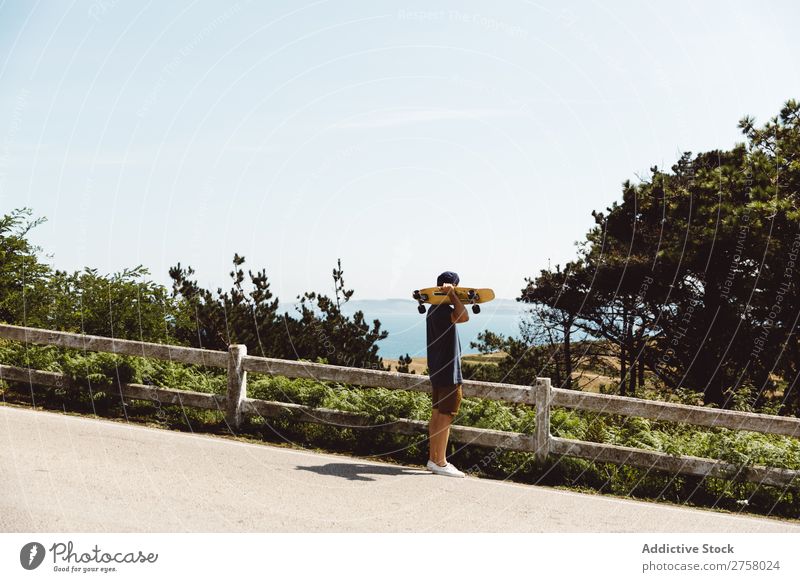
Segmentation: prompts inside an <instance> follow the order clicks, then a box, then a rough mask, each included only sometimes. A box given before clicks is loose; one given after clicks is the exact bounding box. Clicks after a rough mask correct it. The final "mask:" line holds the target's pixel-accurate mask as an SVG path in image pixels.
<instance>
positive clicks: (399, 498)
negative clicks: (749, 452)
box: [0, 406, 800, 533]
mask: <svg viewBox="0 0 800 582" xmlns="http://www.w3.org/2000/svg"><path fill="white" fill-rule="evenodd" d="M0 492H2V493H1V494H0V531H2V532H322V531H324V532H795V533H798V532H800V525H796V524H794V523H790V522H785V521H781V520H777V519H769V518H765V519H761V518H751V517H741V516H737V515H731V514H724V513H720V512H715V511H710V510H697V509H687V508H682V507H678V506H670V505H666V504H656V503H645V502H639V501H630V500H624V499H617V498H612V497H608V496H602V495H590V494H582V493H574V492H568V491H561V490H554V489H551V488H548V487H538V486H532V485H520V484H514V483H507V482H500V481H492V480H487V479H477V478H473V477H467V478H466V479H453V478H449V477H441V476H436V475H433V474H431V473H428V472H427V471H425V470H424V469H422V468H418V467H402V466H398V465H392V464H386V463H380V462H372V461H364V460H361V459H355V458H351V457H346V456H339V455H329V454H317V453H311V452H305V451H300V450H292V449H288V448H283V447H275V446H270V445H261V444H247V443H240V442H236V441H233V440H230V439H224V438H220V437H214V436H203V435H193V434H187V433H178V432H172V431H166V430H158V429H151V428H146V427H141V426H138V425H134V424H126V423H121V422H112V421H106V420H96V419H90V418H78V417H74V416H68V415H65V414H57V413H51V412H43V411H32V410H26V409H20V408H14V407H9V406H0Z"/></svg>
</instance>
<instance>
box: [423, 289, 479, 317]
mask: <svg viewBox="0 0 800 582" xmlns="http://www.w3.org/2000/svg"><path fill="white" fill-rule="evenodd" d="M456 295H458V298H459V299H460V300H461V303H463V304H464V305H472V312H473V313H480V312H481V308H480V306H479V305H478V303H486V302H487V301H491V300H492V299H494V291H492V290H491V289H478V288H477V287H456ZM412 297H414V299H416V300H417V301H418V302H419V306H418V307H417V309H418V310H419V312H420V313H425V306H424V304H425V303H430V304H431V305H441V304H442V303H446V304H448V305H449V304H450V298H449V297H448V296H447V291H444V290H443V289H442V288H441V287H427V288H426V289H416V290H415V291H414V293H412Z"/></svg>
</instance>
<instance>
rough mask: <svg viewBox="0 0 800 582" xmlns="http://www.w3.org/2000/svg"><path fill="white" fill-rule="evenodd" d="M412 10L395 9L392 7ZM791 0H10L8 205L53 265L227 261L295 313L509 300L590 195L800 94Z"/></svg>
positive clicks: (224, 274) (2, 17) (5, 49)
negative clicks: (341, 295)
mask: <svg viewBox="0 0 800 582" xmlns="http://www.w3.org/2000/svg"><path fill="white" fill-rule="evenodd" d="M400 5H402V8H401V7H399V6H400ZM798 21H800V10H799V9H798V7H797V4H796V3H792V2H769V3H756V2H702V3H696V2H670V3H657V2H639V1H630V2H602V3H601V2H574V3H563V2H555V1H554V2H536V3H534V2H520V1H510V2H504V3H493V4H491V5H489V4H488V3H485V2H430V1H428V2H403V3H393V2H366V1H363V2H335V3H334V2H311V3H307V2H268V3H267V2H264V3H257V2H247V1H240V2H238V3H235V2H230V3H223V2H219V3H212V2H183V3H182V2H170V3H163V2H138V1H137V2H128V1H115V0H95V1H90V2H80V1H77V2H8V1H6V2H3V3H2V4H0V105H1V106H2V109H1V110H2V111H3V112H4V115H3V118H2V120H1V121H0V211H2V212H8V211H9V210H10V209H12V208H15V207H20V206H29V207H32V208H33V209H34V211H35V213H36V215H39V216H46V217H47V219H48V222H47V223H45V224H44V225H42V226H40V227H38V228H37V229H36V230H35V231H34V232H33V235H32V239H33V240H34V241H35V242H36V243H37V244H39V245H41V246H42V247H43V248H44V250H45V251H46V252H47V253H51V254H52V255H53V257H52V260H51V262H52V263H53V264H54V266H56V267H58V268H61V269H67V270H74V269H81V268H83V267H84V266H91V267H97V268H98V269H100V271H101V272H113V271H118V270H121V269H122V268H123V267H132V266H135V265H137V264H140V263H141V264H144V265H145V266H147V267H148V268H149V269H150V271H151V273H152V278H153V279H155V280H157V281H159V282H162V283H164V284H168V283H169V276H168V273H167V271H168V269H169V267H170V266H172V265H175V264H176V263H177V262H178V261H180V262H181V263H182V264H183V265H192V266H193V267H194V268H195V270H196V271H197V278H198V280H199V281H200V283H201V284H204V285H207V286H209V287H212V288H216V287H217V286H223V287H224V288H228V287H229V285H228V283H229V277H228V272H229V271H230V265H231V258H232V256H233V253H234V252H238V253H240V254H243V255H245V257H246V258H247V266H249V267H250V268H252V269H253V270H254V271H255V270H256V269H260V268H266V270H267V273H268V275H269V276H270V278H271V281H272V284H273V290H274V291H275V292H276V293H277V294H278V295H279V296H280V297H281V299H282V300H284V301H291V300H293V298H294V297H295V295H297V294H298V293H301V292H302V291H304V290H319V291H330V289H331V280H330V270H331V268H332V267H333V266H334V265H335V261H336V259H337V257H341V258H342V261H343V266H344V269H345V274H346V280H347V283H348V286H350V287H353V288H355V290H356V297H357V298H383V297H406V296H408V295H409V293H410V291H411V290H412V289H414V288H418V287H421V286H425V285H430V284H432V283H433V282H434V279H435V276H436V274H437V273H438V272H440V271H442V270H445V269H450V270H456V271H458V272H459V273H460V274H461V278H462V282H463V283H465V284H469V285H477V286H488V287H494V288H495V289H496V291H497V294H498V295H499V296H501V297H514V296H515V295H516V294H518V291H519V289H520V288H521V287H522V286H523V279H524V277H525V276H529V275H534V274H536V273H538V271H539V269H541V268H545V267H547V265H548V260H549V261H550V262H551V264H553V265H555V263H562V264H563V263H564V262H566V261H568V260H570V259H572V258H574V256H575V250H576V249H575V246H574V243H575V241H577V240H580V239H581V238H582V237H583V235H584V233H585V232H586V230H587V229H588V228H590V227H591V225H592V218H591V211H592V209H597V210H602V209H604V208H605V207H606V206H608V205H610V204H611V203H612V201H613V200H615V199H618V198H619V192H620V184H621V183H622V181H623V180H625V179H627V178H631V179H635V178H636V176H637V175H646V174H647V172H648V168H650V166H652V165H654V164H657V165H659V166H662V167H668V166H670V165H671V164H672V163H674V161H675V160H676V158H677V157H678V155H679V152H681V151H687V150H688V151H694V152H697V151H703V150H708V149H713V148H729V147H731V146H733V145H734V143H736V142H738V141H742V136H741V134H740V133H739V130H738V129H737V127H736V124H737V121H738V120H739V119H740V118H741V117H742V116H743V115H745V114H750V115H754V116H756V118H757V119H758V120H759V121H764V120H766V118H767V117H769V116H772V115H774V114H775V113H777V111H778V110H779V108H780V106H781V105H782V103H783V102H785V101H786V100H787V99H789V98H792V97H795V98H797V97H800V76H798V68H797V66H796V63H797V59H798V56H800V41H799V40H798V38H797V35H796V34H794V30H793V28H794V27H795V26H796V22H798Z"/></svg>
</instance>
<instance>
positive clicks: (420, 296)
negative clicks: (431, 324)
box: [414, 289, 428, 313]
mask: <svg viewBox="0 0 800 582" xmlns="http://www.w3.org/2000/svg"><path fill="white" fill-rule="evenodd" d="M427 298H428V296H427V295H423V294H420V292H419V289H415V290H414V299H416V300H417V301H419V305H417V311H419V312H420V313H425V305H424V303H425V300H426V299H427Z"/></svg>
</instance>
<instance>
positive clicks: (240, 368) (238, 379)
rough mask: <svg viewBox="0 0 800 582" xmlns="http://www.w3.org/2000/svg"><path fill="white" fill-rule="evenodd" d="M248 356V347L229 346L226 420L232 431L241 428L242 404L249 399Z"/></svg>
mask: <svg viewBox="0 0 800 582" xmlns="http://www.w3.org/2000/svg"><path fill="white" fill-rule="evenodd" d="M246 355H247V346H246V345H244V344H231V345H230V346H228V397H227V403H226V407H225V408H226V410H225V420H226V421H227V422H228V426H229V427H230V428H231V429H236V428H239V427H240V426H241V424H242V402H243V401H244V399H245V398H247V371H246V370H245V369H244V357H245V356H246Z"/></svg>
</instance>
